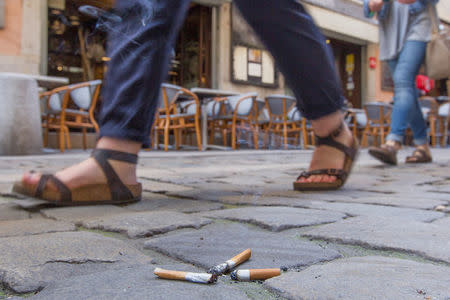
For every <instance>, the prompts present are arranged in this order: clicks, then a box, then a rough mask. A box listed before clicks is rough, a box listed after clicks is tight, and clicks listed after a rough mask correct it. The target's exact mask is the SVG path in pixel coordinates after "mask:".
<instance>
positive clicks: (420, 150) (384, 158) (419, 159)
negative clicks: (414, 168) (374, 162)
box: [369, 140, 433, 165]
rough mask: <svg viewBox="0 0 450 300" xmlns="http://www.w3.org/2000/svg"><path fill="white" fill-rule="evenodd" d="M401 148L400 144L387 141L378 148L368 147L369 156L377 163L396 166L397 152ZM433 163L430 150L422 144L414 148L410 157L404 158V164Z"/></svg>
mask: <svg viewBox="0 0 450 300" xmlns="http://www.w3.org/2000/svg"><path fill="white" fill-rule="evenodd" d="M401 148H402V145H401V144H400V142H398V141H395V140H388V141H387V142H386V143H385V144H383V145H381V146H380V147H370V148H369V154H370V155H371V156H372V157H374V158H376V159H378V160H379V161H381V162H383V163H386V164H389V165H397V163H398V162H397V152H398V151H399V150H400V149H401ZM432 161H433V158H432V156H431V151H430V148H429V147H428V145H427V144H422V145H419V146H417V147H416V149H415V150H414V151H413V153H412V155H410V156H408V157H406V160H405V163H407V164H408V163H409V164H419V163H430V162H432Z"/></svg>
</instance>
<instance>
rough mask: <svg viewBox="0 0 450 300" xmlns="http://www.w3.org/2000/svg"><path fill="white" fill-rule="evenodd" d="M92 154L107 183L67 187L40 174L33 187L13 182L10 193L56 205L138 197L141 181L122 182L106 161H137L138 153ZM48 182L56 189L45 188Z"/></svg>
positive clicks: (104, 151)
mask: <svg viewBox="0 0 450 300" xmlns="http://www.w3.org/2000/svg"><path fill="white" fill-rule="evenodd" d="M91 156H92V157H93V158H94V159H95V160H96V162H97V163H98V165H99V166H100V168H101V169H102V170H103V173H104V174H105V177H106V179H107V183H105V184H89V185H85V186H81V187H78V188H76V189H73V190H70V189H69V188H68V187H67V186H66V185H65V184H64V183H63V182H62V181H60V180H59V179H58V178H56V177H55V176H54V175H50V174H43V175H42V176H41V178H40V180H39V182H38V184H37V185H35V186H28V185H24V184H23V183H22V182H17V183H15V184H14V186H13V192H15V193H18V194H21V195H25V196H29V197H33V198H36V199H38V200H44V201H47V202H49V203H52V204H55V205H58V206H79V205H97V204H126V203H132V202H137V201H139V200H140V199H141V195H142V186H141V184H140V183H138V184H134V185H127V184H124V183H123V182H122V181H121V180H120V178H119V176H118V175H117V173H116V172H115V171H114V169H113V167H112V166H111V164H110V163H109V162H108V160H117V161H122V162H127V163H130V164H136V163H137V158H138V157H137V155H135V154H131V153H126V152H120V151H114V150H107V149H95V150H94V151H93V152H92V155H91ZM48 182H52V183H53V184H54V185H55V186H56V188H57V191H54V190H52V189H49V188H48V187H47V183H48Z"/></svg>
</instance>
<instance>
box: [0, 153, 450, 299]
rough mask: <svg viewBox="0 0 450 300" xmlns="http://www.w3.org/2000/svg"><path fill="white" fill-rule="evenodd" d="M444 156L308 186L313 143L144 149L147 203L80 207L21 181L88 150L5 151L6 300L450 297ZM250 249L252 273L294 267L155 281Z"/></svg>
mask: <svg viewBox="0 0 450 300" xmlns="http://www.w3.org/2000/svg"><path fill="white" fill-rule="evenodd" d="M410 152H411V149H406V150H403V151H401V153H400V155H399V156H400V157H399V158H400V161H403V160H404V158H405V156H406V155H407V154H408V153H410ZM433 154H434V158H435V162H434V163H432V164H427V165H405V164H403V163H402V164H400V165H399V166H398V167H387V166H383V165H381V164H380V163H379V162H377V161H375V160H373V159H371V158H370V157H369V156H368V155H367V152H364V151H363V153H362V154H361V155H360V158H359V160H358V163H357V166H356V167H355V170H354V172H353V174H352V176H351V177H350V179H349V182H348V183H347V185H346V186H345V187H344V188H343V189H342V190H339V191H334V192H316V193H299V192H294V191H292V181H293V179H295V176H296V175H297V174H298V173H299V172H300V170H301V169H303V168H306V167H307V166H308V162H309V159H310V156H311V151H239V152H206V153H198V152H179V153H175V152H171V153H161V152H143V153H142V155H141V158H140V161H139V171H138V175H139V178H140V181H141V182H142V183H143V186H144V195H143V200H142V201H141V202H140V203H136V204H132V205H128V206H110V205H109V206H95V207H76V208H55V207H50V206H45V205H42V204H41V203H39V202H34V201H28V200H24V199H17V198H15V197H14V196H13V195H11V194H10V189H11V185H12V183H13V182H14V181H15V180H17V179H19V178H20V175H21V174H22V173H23V172H24V171H25V170H28V169H34V170H38V171H45V170H46V171H55V170H57V169H59V168H62V167H64V166H68V165H70V164H72V163H73V162H75V161H79V160H82V159H83V158H85V157H87V156H88V153H87V152H69V153H66V154H49V155H43V156H27V157H1V158H0V299H3V298H19V297H23V296H27V297H31V299H33V298H37V299H66V298H74V299H210V298H214V299H231V298H232V299H285V298H287V299H450V168H449V167H450V149H436V150H433ZM247 248H251V249H252V257H251V259H250V260H249V261H248V262H246V263H244V264H243V265H242V266H241V267H240V268H277V267H282V268H283V269H284V270H286V271H284V272H283V273H282V275H281V276H279V277H275V278H272V279H270V280H267V281H265V282H264V283H261V282H247V283H246V282H233V281H231V279H230V278H229V277H228V276H223V277H221V278H219V281H218V283H216V284H215V285H199V284H192V283H186V282H176V281H168V280H161V279H157V278H156V277H155V276H154V275H153V270H154V268H156V267H162V268H169V269H177V270H190V271H205V270H207V269H208V267H210V266H213V265H216V264H218V263H221V262H224V261H225V260H227V259H229V258H230V257H232V256H234V255H235V254H237V253H239V252H240V251H242V250H244V249H247Z"/></svg>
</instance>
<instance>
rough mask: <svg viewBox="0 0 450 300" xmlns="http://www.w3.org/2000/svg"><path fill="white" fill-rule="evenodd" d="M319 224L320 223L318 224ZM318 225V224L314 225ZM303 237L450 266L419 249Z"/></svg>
mask: <svg viewBox="0 0 450 300" xmlns="http://www.w3.org/2000/svg"><path fill="white" fill-rule="evenodd" d="M319 226H320V225H319ZM316 227H318V226H316ZM304 237H305V238H306V239H308V240H309V241H311V242H313V241H316V242H321V241H322V242H331V243H333V244H336V245H345V246H358V247H361V248H363V249H367V250H372V251H381V252H388V253H389V252H392V253H398V254H404V255H407V257H417V258H421V259H422V260H423V261H425V262H428V263H436V264H438V265H444V266H448V267H450V263H448V262H446V261H444V260H440V259H437V258H433V257H430V256H428V255H426V254H425V253H422V252H420V251H413V250H411V251H408V250H402V249H399V248H395V247H387V246H386V247H385V246H373V245H370V243H366V242H362V241H360V240H352V241H348V242H346V241H344V240H342V239H339V238H324V237H322V238H312V237H311V238H310V237H308V236H307V235H304Z"/></svg>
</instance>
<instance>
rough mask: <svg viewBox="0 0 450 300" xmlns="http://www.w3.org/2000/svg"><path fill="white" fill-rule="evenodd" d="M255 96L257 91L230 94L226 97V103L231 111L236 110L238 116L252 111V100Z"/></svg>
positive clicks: (246, 114)
mask: <svg viewBox="0 0 450 300" xmlns="http://www.w3.org/2000/svg"><path fill="white" fill-rule="evenodd" d="M256 97H258V94H257V93H247V94H242V95H236V96H230V97H228V98H227V102H226V103H227V104H228V106H229V108H230V109H231V110H232V111H233V112H236V114H237V115H238V116H248V115H249V114H250V113H251V111H252V108H253V103H254V102H253V101H254V100H255V99H256ZM242 99H244V100H242ZM241 100H242V101H241Z"/></svg>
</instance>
